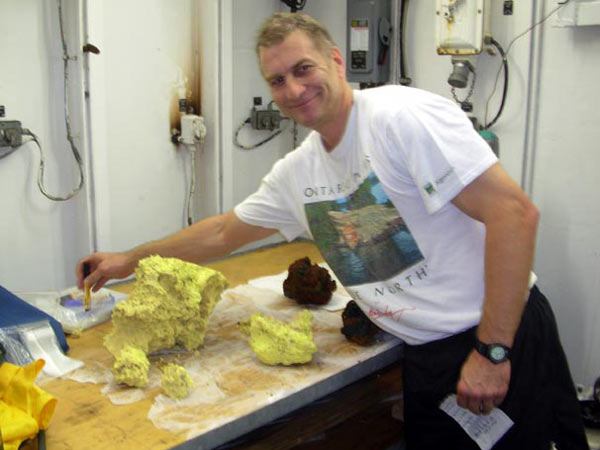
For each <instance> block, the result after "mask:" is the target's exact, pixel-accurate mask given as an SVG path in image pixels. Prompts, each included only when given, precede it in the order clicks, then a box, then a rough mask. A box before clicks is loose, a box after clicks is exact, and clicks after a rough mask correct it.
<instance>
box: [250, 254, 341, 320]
mask: <svg viewBox="0 0 600 450" xmlns="http://www.w3.org/2000/svg"><path fill="white" fill-rule="evenodd" d="M319 267H322V268H324V269H327V271H328V272H329V275H331V278H332V279H334V280H335V284H336V286H337V289H336V290H335V291H333V295H332V296H331V300H329V301H328V302H327V303H326V304H325V305H315V306H316V307H318V308H323V309H325V310H327V311H340V310H342V309H344V308H345V307H346V304H347V303H348V302H349V301H350V300H352V297H350V294H348V292H346V289H344V287H343V286H342V283H340V280H338V279H337V278H336V277H335V275H334V274H333V271H332V270H331V269H330V268H329V266H328V265H327V264H325V263H321V264H319ZM287 276H288V271H287V270H286V271H285V272H281V273H279V274H277V275H269V276H266V277H260V278H254V279H253V280H250V281H248V284H249V285H250V286H254V287H259V288H263V289H269V290H271V291H275V292H277V293H278V294H281V295H283V282H284V281H285V279H286V278H287Z"/></svg>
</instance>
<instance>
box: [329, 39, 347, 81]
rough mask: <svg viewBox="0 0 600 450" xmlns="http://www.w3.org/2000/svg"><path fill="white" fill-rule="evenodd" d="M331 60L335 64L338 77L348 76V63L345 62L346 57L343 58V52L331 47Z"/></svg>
mask: <svg viewBox="0 0 600 450" xmlns="http://www.w3.org/2000/svg"><path fill="white" fill-rule="evenodd" d="M331 59H332V61H333V63H334V64H335V68H336V70H337V72H338V75H340V76H341V77H345V76H346V63H345V61H344V57H343V56H342V52H341V51H340V49H339V48H338V47H335V46H334V47H331Z"/></svg>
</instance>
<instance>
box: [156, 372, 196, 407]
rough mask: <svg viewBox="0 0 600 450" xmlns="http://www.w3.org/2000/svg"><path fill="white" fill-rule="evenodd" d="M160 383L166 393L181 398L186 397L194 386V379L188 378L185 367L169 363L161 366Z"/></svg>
mask: <svg viewBox="0 0 600 450" xmlns="http://www.w3.org/2000/svg"><path fill="white" fill-rule="evenodd" d="M161 370H162V375H161V377H160V385H161V386H162V388H163V391H164V392H165V394H166V395H168V396H169V397H171V398H176V399H178V400H181V399H182V398H185V397H187V396H188V395H189V394H190V392H191V390H192V389H193V388H194V381H193V380H192V379H191V378H190V376H189V374H188V373H187V370H185V367H183V366H180V365H179V364H175V363H170V364H167V365H166V366H163V367H162V368H161Z"/></svg>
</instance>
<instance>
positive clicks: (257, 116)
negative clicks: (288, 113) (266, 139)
mask: <svg viewBox="0 0 600 450" xmlns="http://www.w3.org/2000/svg"><path fill="white" fill-rule="evenodd" d="M280 122H281V113H280V112H279V111H278V110H276V109H273V108H272V107H271V105H269V107H268V108H267V109H262V110H259V109H256V108H252V112H251V114H250V124H251V125H252V128H254V129H255V130H271V131H272V130H277V129H279V123H280Z"/></svg>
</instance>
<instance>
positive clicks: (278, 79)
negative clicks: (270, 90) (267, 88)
mask: <svg viewBox="0 0 600 450" xmlns="http://www.w3.org/2000/svg"><path fill="white" fill-rule="evenodd" d="M281 84H283V77H276V78H273V79H272V80H271V86H279V85H281Z"/></svg>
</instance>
